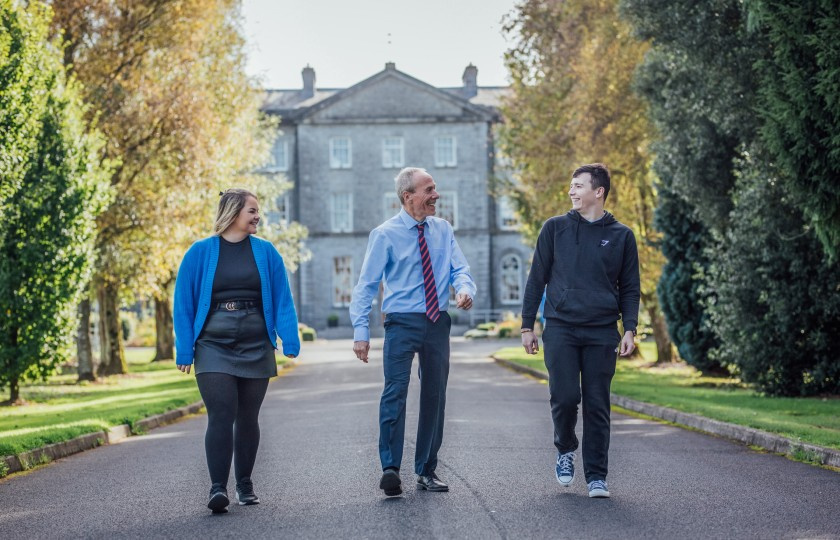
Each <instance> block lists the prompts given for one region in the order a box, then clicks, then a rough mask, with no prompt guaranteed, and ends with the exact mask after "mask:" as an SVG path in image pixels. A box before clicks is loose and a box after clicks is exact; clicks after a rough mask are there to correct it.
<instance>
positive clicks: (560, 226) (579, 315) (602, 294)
mask: <svg viewBox="0 0 840 540" xmlns="http://www.w3.org/2000/svg"><path fill="white" fill-rule="evenodd" d="M543 291H545V294H546V300H545V308H544V310H543V315H544V316H545V318H546V326H551V325H553V324H559V325H564V326H605V325H608V324H615V322H616V321H617V320H618V319H620V318H622V317H623V319H624V331H625V332H626V331H628V330H633V331H635V330H636V324H637V323H638V320H639V294H640V292H639V291H640V286H639V254H638V252H637V251H636V237H635V236H633V231H631V230H630V229H629V228H628V227H627V226H626V225H622V224H621V223H619V222H618V221H616V219H615V218H614V217H613V216H612V214H610V213H609V212H605V213H604V217H603V218H601V219H599V220H598V221H594V222H589V221H587V220H585V219H583V218H582V217H581V215H580V214H579V213H578V212H577V211H576V210H571V211H570V212H569V213H567V214H566V215H563V216H555V217H553V218H550V219H549V220H548V221H546V222H545V224H544V225H543V228H542V230H541V231H540V236H539V238H538V239H537V248H536V250H535V251H534V261H533V263H532V265H531V272H530V273H529V274H528V284H527V285H526V286H525V298H524V301H523V304H522V328H534V320H535V319H536V316H537V309H538V308H539V305H540V302H541V300H542V295H543Z"/></svg>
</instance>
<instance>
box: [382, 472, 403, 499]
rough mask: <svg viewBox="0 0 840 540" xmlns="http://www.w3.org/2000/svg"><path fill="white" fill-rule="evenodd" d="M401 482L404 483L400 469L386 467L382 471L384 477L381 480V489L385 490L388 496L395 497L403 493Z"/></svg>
mask: <svg viewBox="0 0 840 540" xmlns="http://www.w3.org/2000/svg"><path fill="white" fill-rule="evenodd" d="M400 484H402V480H400V471H399V470H397V469H385V471H384V472H383V473H382V479H381V480H380V481H379V489H381V490H382V491H384V492H385V495H387V496H388V497H395V496H397V495H400V494H402V488H401V487H400Z"/></svg>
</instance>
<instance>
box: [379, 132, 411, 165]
mask: <svg viewBox="0 0 840 540" xmlns="http://www.w3.org/2000/svg"><path fill="white" fill-rule="evenodd" d="M404 163H405V151H404V143H403V139H402V137H386V138H384V139H382V166H383V167H388V168H396V167H402V166H403V164H404Z"/></svg>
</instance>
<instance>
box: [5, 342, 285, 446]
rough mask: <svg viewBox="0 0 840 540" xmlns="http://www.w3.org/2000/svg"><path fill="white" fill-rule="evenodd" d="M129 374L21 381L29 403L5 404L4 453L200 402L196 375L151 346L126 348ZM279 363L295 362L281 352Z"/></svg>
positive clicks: (133, 421) (58, 376) (58, 440)
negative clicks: (160, 357) (80, 379)
mask: <svg viewBox="0 0 840 540" xmlns="http://www.w3.org/2000/svg"><path fill="white" fill-rule="evenodd" d="M125 356H126V362H127V364H128V371H129V373H127V374H125V375H114V376H110V377H104V378H102V379H99V380H98V381H96V382H81V383H80V382H78V381H77V376H76V375H75V374H70V373H65V374H63V375H55V376H53V377H50V378H49V379H48V380H47V382H38V383H34V384H25V385H23V386H21V397H22V398H23V399H24V400H25V401H26V403H27V404H26V405H23V406H16V407H3V408H0V456H3V455H10V454H17V453H20V452H24V451H26V450H32V449H34V448H38V447H41V446H44V445H47V444H52V443H55V442H60V441H66V440H69V439H72V438H74V437H77V436H79V435H84V434H87V433H94V432H96V431H103V430H107V429H109V428H110V427H112V426H116V425H120V424H129V425H133V424H134V423H135V422H137V421H138V420H141V419H143V418H147V417H149V416H152V415H155V414H160V413H164V412H167V411H171V410H173V409H176V408H178V407H182V406H185V405H189V404H191V403H195V402H196V401H198V400H199V399H201V396H200V395H199V392H198V386H197V385H196V382H195V374H194V373H191V374H189V375H187V374H185V373H182V372H181V371H179V370H178V369H176V368H175V362H174V361H172V360H166V361H161V362H152V358H153V357H154V349H153V348H151V347H142V348H129V349H126V351H125ZM277 363H278V365H283V364H287V363H289V360H288V359H287V358H285V357H283V356H281V355H278V357H277Z"/></svg>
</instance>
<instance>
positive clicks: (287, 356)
mask: <svg viewBox="0 0 840 540" xmlns="http://www.w3.org/2000/svg"><path fill="white" fill-rule="evenodd" d="M294 357H295V355H293V354H287V355H286V358H294Z"/></svg>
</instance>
